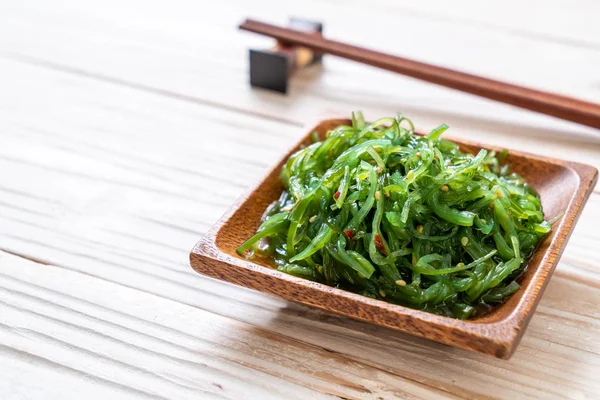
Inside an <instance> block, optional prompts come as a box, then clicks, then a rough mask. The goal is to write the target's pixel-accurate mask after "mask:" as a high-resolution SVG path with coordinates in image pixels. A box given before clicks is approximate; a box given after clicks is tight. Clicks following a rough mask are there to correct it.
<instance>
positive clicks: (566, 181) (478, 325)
mask: <svg viewBox="0 0 600 400" xmlns="http://www.w3.org/2000/svg"><path fill="white" fill-rule="evenodd" d="M341 124H351V121H349V120H346V119H331V120H326V121H322V122H321V123H319V124H318V125H317V126H316V127H315V128H313V129H311V130H310V131H309V133H308V134H307V135H306V137H305V138H304V139H303V140H302V141H301V142H300V143H298V144H297V145H296V146H294V148H293V149H292V150H291V151H290V152H289V153H288V154H286V155H285V156H284V157H283V158H282V159H281V161H280V162H279V164H277V166H275V168H273V169H272V170H271V171H270V172H269V173H267V175H266V177H265V178H264V179H263V180H262V182H260V183H259V184H258V186H256V187H255V188H254V189H253V190H251V191H250V193H249V194H247V195H246V196H243V197H242V198H241V199H239V200H238V201H237V202H236V203H235V204H234V205H233V206H232V207H231V209H230V210H229V211H228V212H227V213H226V214H225V215H224V216H223V217H222V218H221V219H220V220H219V222H217V224H216V225H215V226H214V227H212V228H211V230H210V231H209V232H208V234H207V235H206V236H205V237H204V238H202V239H201V240H200V242H198V244H197V245H196V246H195V247H194V249H193V250H192V252H191V254H190V262H191V265H192V267H193V268H194V269H195V270H196V271H198V272H199V273H201V274H204V275H207V276H210V277H213V278H217V279H220V280H223V281H227V282H231V283H234V284H236V285H240V286H245V287H248V288H251V289H256V290H259V291H262V292H265V293H270V294H274V295H277V296H280V297H283V298H284V299H287V300H292V301H296V302H299V303H302V304H306V305H308V306H312V307H316V308H320V309H323V310H327V311H331V312H334V313H337V314H341V315H345V316H347V317H350V318H354V319H357V320H360V321H365V322H369V323H372V324H375V325H379V326H383V327H386V328H391V329H395V330H398V331H402V332H406V333H409V334H411V335H415V336H420V337H424V338H427V339H431V340H434V341H436V342H440V343H445V344H448V345H451V346H456V347H460V348H463V349H468V350H473V351H478V352H481V353H485V354H490V355H493V356H496V357H499V358H504V359H508V358H509V357H510V356H511V355H512V353H513V352H514V351H515V349H516V347H517V345H518V344H519V341H520V339H521V336H522V335H523V332H524V331H525V328H526V327H527V324H528V323H529V320H530V319H531V316H532V315H533V312H534V310H535V307H536V306H537V304H538V302H539V301H540V298H541V296H542V293H543V291H544V288H545V287H546V284H547V283H548V280H549V279H550V275H551V274H552V271H553V270H554V268H555V267H556V264H557V263H558V260H559V258H560V256H561V254H562V252H563V250H564V248H565V246H566V244H567V240H568V239H569V237H570V236H571V233H572V232H573V228H574V225H575V222H576V221H577V219H578V217H579V215H580V213H581V210H582V207H583V205H584V204H585V202H586V201H587V199H588V197H589V195H590V193H591V191H592V189H593V187H594V184H595V183H596V181H597V178H598V171H597V170H596V169H595V168H593V167H590V166H588V165H584V164H579V163H575V162H570V161H562V160H557V159H552V158H545V157H539V156H535V155H531V154H526V153H521V152H518V151H510V152H509V156H508V157H507V162H508V163H509V164H510V166H511V169H512V171H514V172H517V173H519V174H520V175H522V176H523V177H524V178H525V179H526V180H527V182H529V183H530V184H531V185H532V186H533V187H534V188H535V189H537V191H538V192H539V194H540V196H541V198H542V204H543V206H544V211H545V214H546V218H547V219H552V218H554V217H555V216H557V215H559V214H560V213H561V212H563V211H564V213H565V214H564V216H563V217H562V218H560V219H559V220H558V221H557V222H555V223H554V225H553V226H552V232H551V233H550V234H549V235H548V236H546V237H545V238H544V240H542V242H541V243H540V245H539V247H538V249H537V250H536V251H535V253H534V255H533V257H532V259H531V260H530V262H529V266H528V268H527V270H526V272H525V273H524V274H523V276H522V277H521V278H520V280H519V283H520V284H521V289H520V290H519V291H517V292H516V293H515V294H514V295H512V296H511V297H510V298H509V299H508V300H507V301H506V302H505V303H503V304H502V305H500V306H499V307H497V308H495V309H494V310H493V311H491V312H489V313H487V314H485V315H483V316H480V317H478V318H475V319H471V320H467V321H461V320H457V319H453V318H448V317H444V316H439V315H435V314H430V313H428V312H424V311H419V310H414V309H411V308H407V307H403V306H399V305H394V304H389V303H386V302H384V301H380V300H375V299H371V298H368V297H364V296H361V295H358V294H355V293H351V292H347V291H344V290H341V289H336V288H332V287H329V286H327V285H324V284H320V283H316V282H311V281H308V280H305V279H302V278H297V277H294V276H292V275H287V274H284V273H281V272H278V271H277V270H275V269H273V268H272V267H271V266H269V264H268V262H267V261H266V260H253V261H249V260H246V259H244V258H242V257H240V256H239V255H238V254H237V253H236V251H235V249H236V248H237V247H238V246H239V245H240V244H242V243H243V242H244V241H245V240H246V239H248V238H249V237H251V236H252V235H253V234H254V233H255V232H256V229H257V228H258V226H259V225H260V219H261V216H262V214H263V212H264V210H265V209H266V207H267V206H268V205H269V204H270V203H271V202H273V201H274V200H276V199H277V198H278V197H279V195H280V194H281V191H282V186H281V183H280V180H279V172H280V168H281V166H282V165H283V164H284V163H285V161H286V160H287V158H288V157H289V156H290V155H291V154H292V153H293V152H294V151H295V150H296V149H298V147H299V146H300V145H301V144H309V143H310V140H309V134H310V133H311V132H315V131H316V132H317V133H319V135H321V137H323V135H324V134H325V133H326V132H327V131H328V130H330V129H332V128H335V127H336V126H338V125H341ZM453 141H454V142H455V143H458V144H459V146H460V148H461V150H462V151H466V152H470V153H476V152H477V151H479V149H480V148H487V149H489V150H496V151H499V150H502V149H500V148H494V147H488V146H482V145H479V144H476V143H471V142H465V141H461V140H454V139H453Z"/></svg>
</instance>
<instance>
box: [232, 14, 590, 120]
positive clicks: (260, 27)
mask: <svg viewBox="0 0 600 400" xmlns="http://www.w3.org/2000/svg"><path fill="white" fill-rule="evenodd" d="M240 29H242V30H246V31H250V32H255V33H259V34H262V35H266V36H270V37H273V38H275V39H277V40H279V41H280V42H282V43H285V44H293V45H300V46H304V47H308V48H310V49H313V50H314V51H316V52H319V53H326V54H332V55H335V56H338V57H343V58H347V59H349V60H354V61H358V62H361V63H364V64H368V65H372V66H374V67H378V68H382V69H385V70H388V71H393V72H397V73H400V74H403V75H407V76H411V77H413V78H417V79H421V80H424V81H427V82H431V83H435V84H438V85H442V86H446V87H449V88H453V89H457V90H461V91H463V92H467V93H471V94H474V95H477V96H481V97H486V98H488V99H492V100H496V101H500V102H502V103H507V104H512V105H513V106H517V107H521V108H525V109H528V110H531V111H536V112H539V113H542V114H547V115H552V116H554V117H558V118H562V119H565V120H569V121H573V122H577V123H580V124H583V125H587V126H591V127H594V128H597V129H600V104H595V103H590V102H586V101H583V100H578V99H574V98H571V97H566V96H561V95H558V94H554V93H548V92H542V91H539V90H534V89H528V88H525V87H521V86H517V85H512V84H510V83H505V82H501V81H496V80H493V79H488V78H483V77H480V76H476V75H471V74H467V73H464V72H460V71H454V70H451V69H448V68H443V67H438V66H435V65H431V64H425V63H422V62H418V61H413V60H409V59H407V58H403V57H398V56H394V55H391V54H385V53H381V52H378V51H373V50H369V49H365V48H362V47H358V46H352V45H349V44H345V43H341V42H337V41H334V40H329V39H325V38H324V37H323V36H320V35H315V34H311V33H306V32H302V31H296V30H293V29H288V28H282V27H279V26H276V25H271V24H267V23H264V22H259V21H256V20H252V19H247V20H246V21H245V22H243V23H242V24H241V25H240Z"/></svg>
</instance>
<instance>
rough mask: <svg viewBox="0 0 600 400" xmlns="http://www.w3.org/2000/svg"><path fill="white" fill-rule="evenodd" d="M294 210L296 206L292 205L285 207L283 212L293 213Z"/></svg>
mask: <svg viewBox="0 0 600 400" xmlns="http://www.w3.org/2000/svg"><path fill="white" fill-rule="evenodd" d="M292 208H294V206H293V205H292V204H290V205H287V206H285V207H283V208H282V209H281V211H292Z"/></svg>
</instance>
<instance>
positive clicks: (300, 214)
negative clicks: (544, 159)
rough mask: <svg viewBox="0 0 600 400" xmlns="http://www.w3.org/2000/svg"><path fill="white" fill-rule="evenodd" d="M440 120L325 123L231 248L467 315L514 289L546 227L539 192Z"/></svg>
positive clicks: (355, 118)
mask: <svg viewBox="0 0 600 400" xmlns="http://www.w3.org/2000/svg"><path fill="white" fill-rule="evenodd" d="M447 129H448V127H447V126H446V125H442V126H440V127H438V128H436V129H434V130H432V131H431V132H430V133H429V134H428V135H425V136H420V135H416V134H415V133H414V126H413V124H412V122H411V121H410V120H408V119H406V118H404V117H403V116H402V115H398V116H397V117H395V118H382V119H380V120H378V121H376V122H374V123H372V124H366V123H365V122H364V119H363V116H362V114H360V113H357V114H353V115H352V125H351V126H346V125H341V126H338V127H336V128H335V129H332V130H331V131H329V132H327V134H326V137H325V139H324V140H322V141H321V140H320V139H319V137H318V135H316V134H314V135H312V140H313V143H312V144H310V145H308V146H305V147H303V148H301V149H300V150H298V151H297V152H296V153H294V154H293V155H292V156H291V157H290V158H289V159H288V160H287V162H286V164H285V165H284V166H283V168H282V170H281V181H282V183H283V186H284V188H285V189H284V191H283V193H282V194H281V197H280V198H279V199H278V200H277V201H275V202H274V203H272V204H271V205H270V206H269V207H268V209H267V210H266V212H265V214H264V216H263V219H262V224H261V225H260V227H259V228H258V231H257V233H256V234H255V235H254V236H252V237H251V238H250V239H248V240H247V241H246V242H245V243H244V244H242V245H241V246H240V247H239V248H238V249H237V251H238V253H239V254H240V255H244V256H246V257H248V258H251V257H253V255H254V254H260V255H261V256H264V257H272V258H273V260H274V262H275V264H276V265H277V269H278V270H279V271H282V272H285V273H288V274H291V275H295V276H297V277H301V278H305V279H310V280H312V281H317V282H321V283H324V284H327V285H330V286H335V287H337V288H340V289H344V290H349V291H352V292H355V293H359V294H361V295H364V296H368V297H371V298H377V299H380V300H384V301H387V302H390V303H395V304H400V305H403V306H407V307H412V308H416V309H420V310H425V311H429V312H432V313H436V314H442V315H446V316H449V317H454V318H460V319H467V318H471V317H474V316H476V315H478V314H481V313H482V312H484V311H486V310H488V309H489V308H490V307H491V306H493V305H494V304H498V303H501V302H502V301H503V300H504V299H506V298H507V297H508V296H510V295H511V294H512V293H514V292H515V291H517V290H518V289H519V284H518V283H517V282H516V280H515V279H516V278H518V277H519V275H520V274H521V273H522V272H523V271H524V269H525V268H526V266H527V261H528V259H529V258H530V257H531V255H532V254H533V251H534V250H535V248H536V246H537V244H538V242H539V241H540V239H541V238H542V237H543V236H544V235H546V234H547V233H548V232H549V231H550V223H549V222H547V221H546V220H545V219H544V214H543V210H542V205H541V202H540V197H539V195H538V194H537V193H536V191H535V190H534V189H533V188H532V187H530V186H529V185H527V183H526V182H525V181H524V180H523V178H522V177H520V176H519V175H517V174H514V173H510V171H509V168H508V165H504V163H503V161H504V158H505V157H506V155H507V152H506V151H503V152H501V153H498V154H495V153H494V152H488V151H486V150H485V149H482V150H480V151H479V153H478V154H476V155H473V154H468V153H463V152H461V151H460V149H459V148H458V146H457V145H456V144H454V143H453V142H450V141H448V140H445V139H442V138H441V135H442V133H443V132H444V131H446V130H447Z"/></svg>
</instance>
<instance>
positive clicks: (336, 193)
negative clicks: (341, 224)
mask: <svg viewBox="0 0 600 400" xmlns="http://www.w3.org/2000/svg"><path fill="white" fill-rule="evenodd" d="M340 195H341V193H340V192H335V193H334V194H333V198H334V199H336V200H337V199H339V198H340Z"/></svg>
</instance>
